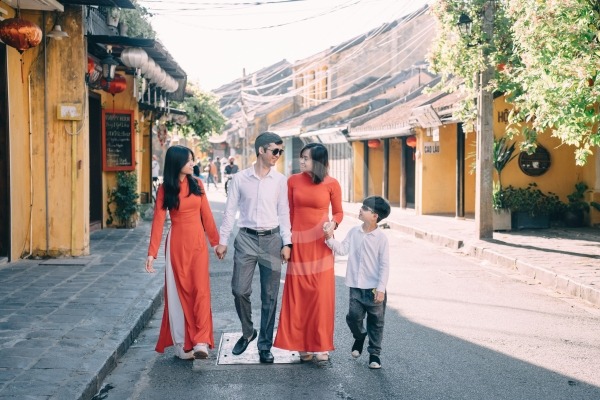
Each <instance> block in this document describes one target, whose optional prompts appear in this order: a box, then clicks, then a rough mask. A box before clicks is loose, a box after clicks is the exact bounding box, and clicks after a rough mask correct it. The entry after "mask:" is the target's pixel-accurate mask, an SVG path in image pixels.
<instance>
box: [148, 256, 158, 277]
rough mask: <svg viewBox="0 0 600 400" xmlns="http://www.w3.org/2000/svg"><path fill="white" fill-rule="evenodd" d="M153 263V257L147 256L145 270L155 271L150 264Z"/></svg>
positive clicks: (150, 272) (151, 272)
mask: <svg viewBox="0 0 600 400" xmlns="http://www.w3.org/2000/svg"><path fill="white" fill-rule="evenodd" d="M153 263H154V257H152V256H148V258H146V272H147V273H149V274H153V273H155V272H156V270H155V269H154V267H153V266H152V264H153Z"/></svg>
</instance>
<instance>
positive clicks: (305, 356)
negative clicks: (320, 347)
mask: <svg viewBox="0 0 600 400" xmlns="http://www.w3.org/2000/svg"><path fill="white" fill-rule="evenodd" d="M312 359H313V355H312V354H311V353H303V352H300V362H309V361H312Z"/></svg>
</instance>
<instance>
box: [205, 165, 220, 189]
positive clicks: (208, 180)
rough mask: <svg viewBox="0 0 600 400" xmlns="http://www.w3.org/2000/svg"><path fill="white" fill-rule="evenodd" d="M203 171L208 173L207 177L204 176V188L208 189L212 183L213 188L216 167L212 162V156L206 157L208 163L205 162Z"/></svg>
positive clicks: (215, 183)
mask: <svg viewBox="0 0 600 400" xmlns="http://www.w3.org/2000/svg"><path fill="white" fill-rule="evenodd" d="M204 171H206V172H207V173H208V175H207V177H206V190H208V189H210V184H211V183H212V184H213V185H214V186H215V189H218V188H217V181H216V179H217V167H216V166H215V163H214V162H212V158H209V159H208V163H207V164H206V167H204Z"/></svg>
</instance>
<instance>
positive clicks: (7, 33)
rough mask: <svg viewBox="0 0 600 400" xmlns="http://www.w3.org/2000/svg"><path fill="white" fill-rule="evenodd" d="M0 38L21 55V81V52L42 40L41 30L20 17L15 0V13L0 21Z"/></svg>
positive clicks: (19, 7) (18, 7) (18, 4)
mask: <svg viewBox="0 0 600 400" xmlns="http://www.w3.org/2000/svg"><path fill="white" fill-rule="evenodd" d="M0 40H2V41H3V42H4V43H6V44H7V45H9V46H11V47H14V48H15V49H17V51H18V52H19V54H20V55H21V82H22V83H24V82H25V80H24V77H23V52H24V51H25V50H27V49H30V48H32V47H35V46H37V45H38V44H40V42H41V41H42V30H41V29H40V27H39V26H37V25H36V24H34V23H33V22H31V21H27V20H25V19H22V18H21V6H20V3H19V1H18V0H17V15H16V17H15V18H8V19H5V20H4V21H0Z"/></svg>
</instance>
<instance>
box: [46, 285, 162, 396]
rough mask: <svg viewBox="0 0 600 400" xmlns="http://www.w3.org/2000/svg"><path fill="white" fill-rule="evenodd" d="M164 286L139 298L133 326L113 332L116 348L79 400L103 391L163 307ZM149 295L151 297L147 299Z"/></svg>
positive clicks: (134, 308) (133, 314) (61, 394)
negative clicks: (128, 351) (119, 364)
mask: <svg viewBox="0 0 600 400" xmlns="http://www.w3.org/2000/svg"><path fill="white" fill-rule="evenodd" d="M163 291H164V285H162V282H160V288H159V289H158V290H157V291H156V290H155V291H154V292H152V293H144V295H142V296H140V297H139V298H138V301H137V303H136V304H135V305H134V306H133V307H132V310H131V312H130V316H131V319H128V320H129V321H131V324H130V325H128V326H126V327H122V330H120V329H119V331H117V329H116V328H115V329H114V330H113V332H114V333H115V336H117V337H118V339H117V343H116V346H113V347H112V349H111V351H110V354H108V356H107V357H106V359H105V360H104V362H103V363H102V364H101V366H100V367H99V368H98V371H97V372H96V374H95V375H94V376H93V377H92V378H91V380H90V382H89V383H88V384H87V385H86V386H85V387H84V388H83V390H82V392H81V393H80V394H79V397H77V398H78V399H79V400H89V399H92V398H94V396H96V394H97V393H98V391H100V390H101V389H102V385H103V382H104V380H105V379H106V377H107V376H108V375H109V374H110V373H111V372H112V370H113V369H114V368H115V367H116V366H117V362H118V360H119V359H120V358H121V357H122V356H123V355H124V354H125V353H126V352H127V350H129V348H130V347H131V345H132V344H133V343H134V342H135V340H136V338H137V337H138V335H139V334H140V333H141V332H142V330H144V329H145V328H146V325H147V324H148V322H149V321H150V319H151V318H152V316H153V315H154V313H156V311H157V310H158V309H159V308H160V307H161V305H162V299H163ZM148 295H149V297H147V296H148ZM63 395H66V394H65V393H58V394H57V396H56V397H55V398H57V399H59V398H66V397H62V396H63Z"/></svg>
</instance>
